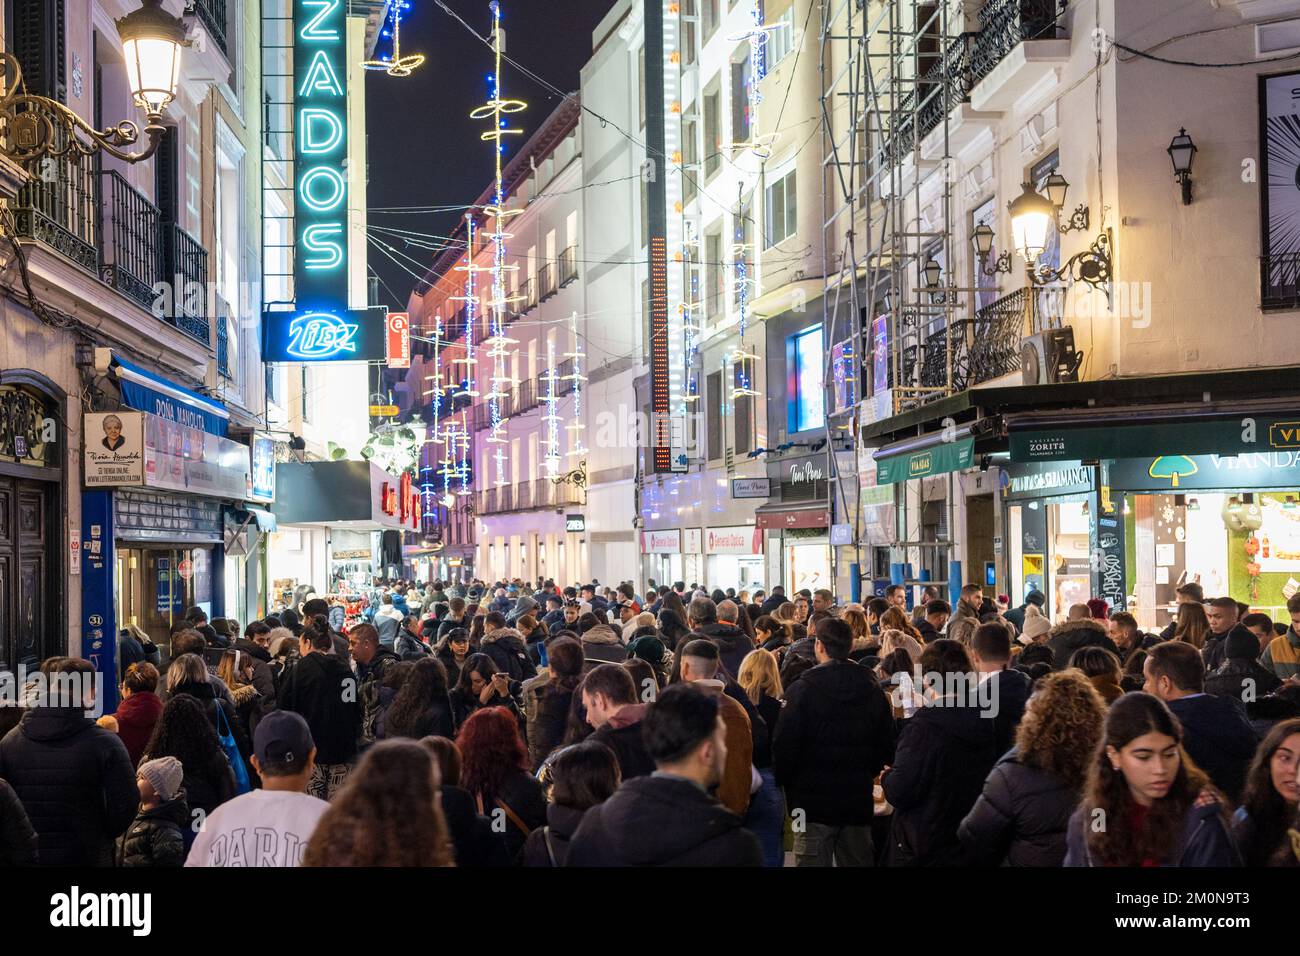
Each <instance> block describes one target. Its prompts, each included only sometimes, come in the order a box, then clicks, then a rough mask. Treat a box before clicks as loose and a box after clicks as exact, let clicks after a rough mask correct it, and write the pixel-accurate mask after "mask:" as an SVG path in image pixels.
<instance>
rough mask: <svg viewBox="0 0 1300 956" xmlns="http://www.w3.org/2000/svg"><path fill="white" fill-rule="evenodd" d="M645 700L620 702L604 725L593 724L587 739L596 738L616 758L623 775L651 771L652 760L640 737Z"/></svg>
mask: <svg viewBox="0 0 1300 956" xmlns="http://www.w3.org/2000/svg"><path fill="white" fill-rule="evenodd" d="M648 709H649V705H648V704H624V705H623V706H622V707H620V708H619V709H618V710H617V711H616V712H615V713H614V716H612V717H610V718H609V722H608V723H606V724H605V726H603V727H600V728H597V730H596V732H595V733H593V734H592V735H591V737H590V738H588V739H590V740H598V741H600V742H601V743H602V744H604V745H605V746H606V747H608V748H609V749H610V750H612V751H614V756H615V757H617V758H618V768H619V772H620V774H621V775H622V777H623V779H624V780H625V781H626V780H629V779H631V778H632V777H646V776H649V775H650V774H652V773H654V772H655V762H654V760H653V758H651V756H650V751H648V750H646V749H645V742H644V741H643V740H642V739H641V721H642V720H643V719H644V718H645V714H646V710H648Z"/></svg>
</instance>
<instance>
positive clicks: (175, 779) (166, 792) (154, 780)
mask: <svg viewBox="0 0 1300 956" xmlns="http://www.w3.org/2000/svg"><path fill="white" fill-rule="evenodd" d="M136 776H137V777H144V778H145V779H146V780H148V781H149V785H150V786H151V787H153V789H154V792H155V793H156V794H158V797H159V798H160V799H161V800H162V801H163V803H166V802H167V801H168V800H171V799H172V798H173V797H175V796H176V791H177V790H179V789H180V788H181V780H182V778H184V776H185V771H184V769H183V768H182V767H181V762H180V761H179V760H177V759H176V758H175V757H157V758H155V759H154V760H146V761H145V762H144V763H142V764H141V765H140V769H139V770H137V771H136Z"/></svg>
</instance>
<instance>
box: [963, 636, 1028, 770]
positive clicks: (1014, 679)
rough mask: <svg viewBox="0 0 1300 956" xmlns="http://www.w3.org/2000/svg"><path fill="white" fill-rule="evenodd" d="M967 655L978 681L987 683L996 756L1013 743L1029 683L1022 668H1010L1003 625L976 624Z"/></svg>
mask: <svg viewBox="0 0 1300 956" xmlns="http://www.w3.org/2000/svg"><path fill="white" fill-rule="evenodd" d="M970 656H971V663H973V664H974V665H975V670H976V672H977V673H978V674H979V680H981V681H987V682H988V684H989V690H987V691H986V692H985V699H986V700H988V701H989V704H990V708H989V709H990V714H989V716H990V717H991V719H992V720H993V729H994V731H995V736H996V738H997V747H998V754H999V756H1000V755H1002V754H1004V753H1006V752H1007V751H1008V750H1010V749H1011V746H1012V745H1013V744H1014V743H1015V742H1016V728H1017V727H1019V726H1020V718H1021V717H1023V716H1024V715H1025V704H1027V703H1028V702H1029V695H1030V693H1031V692H1032V691H1033V685H1032V683H1031V682H1030V680H1029V678H1028V677H1027V676H1026V675H1025V672H1024V671H1018V670H1014V669H1013V668H1012V667H1011V632H1010V631H1009V630H1007V628H1006V626H1005V625H1004V624H1001V623H999V622H996V621H992V622H990V623H988V624H981V625H980V626H979V627H977V628H976V629H975V636H974V637H973V638H971V648H970ZM995 708H996V709H995Z"/></svg>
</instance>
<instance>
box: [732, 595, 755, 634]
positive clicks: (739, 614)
mask: <svg viewBox="0 0 1300 956" xmlns="http://www.w3.org/2000/svg"><path fill="white" fill-rule="evenodd" d="M736 626H737V627H739V628H740V629H741V630H742V631H744V632H745V636H746V637H748V638H749V639H750V640H751V641H752V640H753V639H754V622H753V621H751V620H750V619H749V610H748V609H747V608H746V607H745V605H744V604H742V603H741V602H740V601H737V602H736Z"/></svg>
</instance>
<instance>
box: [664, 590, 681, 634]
mask: <svg viewBox="0 0 1300 956" xmlns="http://www.w3.org/2000/svg"><path fill="white" fill-rule="evenodd" d="M664 611H672V612H673V613H674V614H676V615H677V620H679V621H681V623H682V626H683V627H685V626H686V605H685V604H683V603H682V596H681V595H680V594H678V593H677V592H676V591H674V590H673V589H672V588H669V589H668V593H667V594H665V595H664V602H663V604H662V605H660V607H659V629H660V630H661V631H662V630H663V627H664V619H663V613H664Z"/></svg>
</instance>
